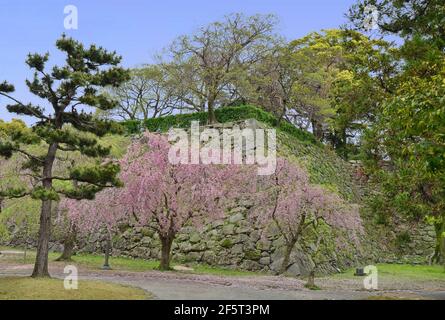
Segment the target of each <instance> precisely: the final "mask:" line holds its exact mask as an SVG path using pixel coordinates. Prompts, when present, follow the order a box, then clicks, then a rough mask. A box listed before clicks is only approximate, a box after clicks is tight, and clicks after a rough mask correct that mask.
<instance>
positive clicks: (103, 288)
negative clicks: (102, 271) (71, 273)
mask: <svg viewBox="0 0 445 320" xmlns="http://www.w3.org/2000/svg"><path fill="white" fill-rule="evenodd" d="M150 297H151V296H150V295H149V294H148V293H147V292H145V291H144V290H142V289H137V288H132V287H128V286H122V285H118V284H113V283H106V282H101V281H79V283H78V289H76V290H66V289H65V288H64V286H63V280H60V279H33V278H29V277H0V300H145V299H149V298H150Z"/></svg>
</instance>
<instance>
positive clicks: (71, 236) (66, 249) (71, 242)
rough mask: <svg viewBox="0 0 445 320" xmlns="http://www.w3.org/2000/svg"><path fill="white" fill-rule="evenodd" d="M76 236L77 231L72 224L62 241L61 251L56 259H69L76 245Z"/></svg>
mask: <svg viewBox="0 0 445 320" xmlns="http://www.w3.org/2000/svg"><path fill="white" fill-rule="evenodd" d="M76 238H77V231H76V228H75V227H74V226H73V227H71V228H70V230H69V231H68V234H67V236H66V237H65V239H64V241H63V252H62V255H61V256H60V257H59V258H57V261H71V257H72V256H73V253H74V247H75V246H76Z"/></svg>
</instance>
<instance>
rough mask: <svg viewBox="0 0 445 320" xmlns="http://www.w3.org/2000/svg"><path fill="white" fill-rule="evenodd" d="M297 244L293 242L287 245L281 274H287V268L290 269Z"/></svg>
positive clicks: (295, 241)
mask: <svg viewBox="0 0 445 320" xmlns="http://www.w3.org/2000/svg"><path fill="white" fill-rule="evenodd" d="M295 243H297V240H292V241H291V242H290V243H288V244H286V248H285V251H284V259H283V263H282V264H281V268H280V273H285V272H286V270H287V267H289V261H290V255H291V253H292V250H293V249H294V247H295Z"/></svg>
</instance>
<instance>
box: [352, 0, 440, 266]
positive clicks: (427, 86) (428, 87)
mask: <svg viewBox="0 0 445 320" xmlns="http://www.w3.org/2000/svg"><path fill="white" fill-rule="evenodd" d="M369 5H373V6H375V8H376V9H377V10H378V12H379V19H378V21H377V22H378V26H379V27H380V32H381V33H382V34H391V35H397V36H400V37H401V38H402V39H403V40H404V42H403V44H402V45H401V46H400V48H398V50H397V51H396V52H395V53H394V56H395V58H396V59H398V60H399V61H400V68H399V70H398V74H397V76H396V77H395V78H394V79H393V81H394V87H395V88H396V90H393V92H391V94H390V95H389V96H388V97H386V98H385V99H384V100H383V101H382V103H381V104H380V106H379V108H378V110H377V113H376V118H375V121H374V123H373V124H372V125H371V126H370V127H369V129H368V130H367V131H366V132H365V138H364V139H363V150H362V151H363V155H364V160H365V164H366V167H367V170H368V172H369V173H370V174H371V178H372V180H373V181H374V182H376V183H377V185H378V186H379V187H380V188H381V191H382V192H380V193H377V194H376V195H375V196H374V199H373V200H374V201H373V203H374V204H376V207H378V210H379V211H381V212H383V213H386V214H395V213H396V214H403V215H405V216H408V217H410V218H413V219H417V220H426V221H429V222H431V223H433V224H434V226H435V228H436V234H437V246H436V250H435V253H434V257H433V258H434V260H435V261H436V262H440V261H442V262H444V261H445V258H444V257H445V252H444V247H445V245H444V241H445V239H444V229H445V194H444V190H445V185H444V177H445V174H444V168H445V161H444V156H445V140H444V137H445V131H444V130H445V126H444V123H445V109H444V105H445V103H444V99H443V97H444V95H445V52H444V48H445V33H444V32H445V31H444V30H445V29H444V28H443V21H444V19H445V6H444V5H443V1H439V0H431V1H429V0H407V1H400V0H363V1H359V2H358V3H357V4H356V5H354V6H353V7H352V8H351V10H350V12H349V18H350V20H351V23H352V25H353V26H354V27H355V28H357V29H363V26H364V21H365V19H366V15H365V11H366V7H367V6H369ZM368 8H369V7H368Z"/></svg>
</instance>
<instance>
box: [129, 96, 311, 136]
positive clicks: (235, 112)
mask: <svg viewBox="0 0 445 320" xmlns="http://www.w3.org/2000/svg"><path fill="white" fill-rule="evenodd" d="M215 115H216V120H217V121H218V122H220V123H226V122H234V121H241V120H247V119H256V120H258V121H260V122H263V123H265V124H268V125H270V126H272V127H276V126H278V129H279V130H280V131H282V132H286V133H288V134H290V135H292V136H293V137H295V138H296V139H298V140H300V141H307V142H310V143H314V144H318V142H317V140H316V139H315V138H314V136H313V135H311V134H310V133H308V132H306V131H303V130H300V129H298V128H296V127H295V126H293V125H292V124H290V123H288V122H284V121H281V122H280V123H278V121H277V119H276V118H275V117H274V116H273V115H271V114H270V113H267V112H265V111H263V110H261V109H259V108H257V107H254V106H249V105H246V106H237V107H223V108H219V109H216V110H215ZM207 118H208V116H207V113H206V112H195V113H188V114H180V115H170V116H166V117H162V118H157V119H148V120H146V121H144V122H141V121H136V120H131V121H125V122H123V123H122V124H123V125H124V126H125V127H126V129H127V132H129V133H137V132H140V130H141V129H144V128H145V129H147V130H149V131H151V132H157V131H160V132H166V131H168V130H169V129H170V128H189V127H190V124H191V122H192V121H199V123H200V124H201V125H205V124H206V123H207Z"/></svg>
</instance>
